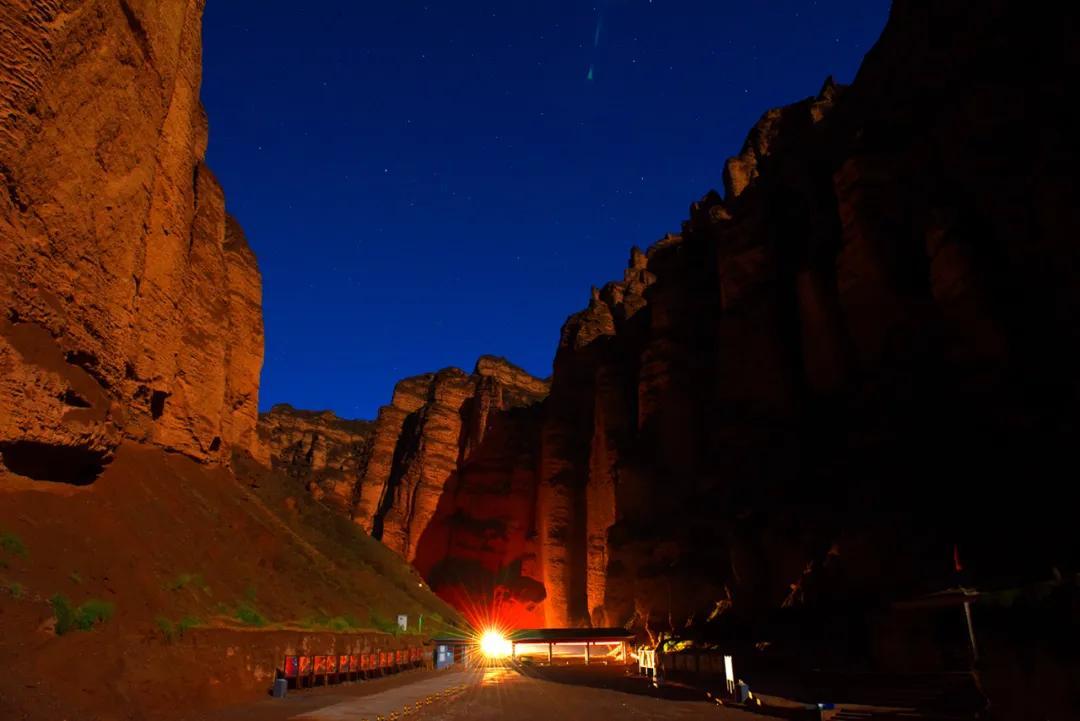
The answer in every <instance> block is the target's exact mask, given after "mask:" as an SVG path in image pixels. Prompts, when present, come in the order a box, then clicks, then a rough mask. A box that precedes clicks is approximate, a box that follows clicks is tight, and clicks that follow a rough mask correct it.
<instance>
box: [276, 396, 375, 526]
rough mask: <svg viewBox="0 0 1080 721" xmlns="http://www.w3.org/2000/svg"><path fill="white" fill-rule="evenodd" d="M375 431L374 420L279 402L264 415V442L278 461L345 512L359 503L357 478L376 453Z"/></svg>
mask: <svg viewBox="0 0 1080 721" xmlns="http://www.w3.org/2000/svg"><path fill="white" fill-rule="evenodd" d="M373 435H374V424H373V423H371V422H369V421H348V420H342V419H341V418H338V417H337V416H336V415H334V414H333V413H331V412H330V411H322V412H318V411H301V410H297V409H295V408H293V407H292V406H288V405H277V406H274V407H273V408H272V409H271V410H270V412H269V413H264V414H262V415H261V416H260V417H259V437H260V441H261V442H262V444H263V445H264V446H265V447H266V449H267V450H268V452H269V454H270V460H271V461H272V464H273V466H274V467H275V468H279V469H281V470H283V471H285V472H286V473H287V474H288V475H290V476H292V477H293V478H298V479H300V480H302V481H303V482H304V483H305V484H306V485H307V488H308V491H310V492H311V494H312V496H314V497H315V498H316V499H317V500H321V501H323V502H324V503H326V504H327V505H329V506H332V507H334V508H336V509H338V510H339V511H342V512H343V513H351V512H352V508H353V506H354V505H355V503H356V498H355V492H356V479H357V478H358V477H359V474H360V473H361V472H362V471H363V470H364V468H365V467H366V465H367V462H368V458H369V457H370V455H371V442H372V436H373Z"/></svg>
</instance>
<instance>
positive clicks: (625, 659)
mask: <svg viewBox="0 0 1080 721" xmlns="http://www.w3.org/2000/svg"><path fill="white" fill-rule="evenodd" d="M509 640H510V644H511V653H510V655H511V657H512V658H515V659H516V658H518V657H519V656H532V655H536V654H537V653H538V652H539V654H540V655H543V654H545V653H546V655H547V662H548V663H549V664H550V663H555V658H556V656H558V657H559V660H560V661H570V660H573V659H579V658H581V657H582V656H583V657H584V659H585V663H586V664H588V663H589V662H590V661H591V660H592V658H593V656H594V655H596V651H600V654H601V655H602V656H603V657H604V658H605V660H609V659H611V660H615V661H617V662H618V663H629V661H630V645H631V643H632V642H633V640H634V634H633V633H631V632H629V631H627V630H626V629H625V628H530V629H521V630H518V631H515V632H513V633H511V634H510V636H509Z"/></svg>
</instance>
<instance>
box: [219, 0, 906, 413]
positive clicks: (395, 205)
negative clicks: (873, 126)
mask: <svg viewBox="0 0 1080 721" xmlns="http://www.w3.org/2000/svg"><path fill="white" fill-rule="evenodd" d="M888 5H889V3H888V0H818V1H817V2H811V1H810V0H805V1H802V2H798V1H796V0H742V1H740V2H734V1H733V2H725V1H723V0H609V1H608V2H599V3H590V2H567V1H562V0H546V1H544V2H527V1H526V0H514V1H504V2H490V1H489V2H472V1H471V0H452V1H451V0H444V1H442V2H438V1H436V0H428V1H427V2H411V1H409V0H381V1H379V2H375V1H372V0H361V1H357V0H348V1H346V0H341V1H338V2H333V1H329V0H328V1H325V2H321V3H305V4H303V5H301V4H299V3H296V2H295V0H289V1H288V2H286V1H284V0H211V1H210V2H208V3H207V9H206V16H205V36H204V42H205V47H204V53H205V58H204V59H205V64H204V76H203V91H202V95H203V101H204V102H205V104H206V107H207V111H208V113H209V116H210V151H209V162H210V165H211V167H212V168H213V169H214V171H215V173H216V174H217V175H218V177H219V179H220V180H221V182H222V184H223V185H224V187H225V192H226V198H227V203H228V207H229V210H230V211H231V212H232V213H233V214H234V215H236V216H237V217H238V218H239V220H240V222H241V223H242V224H243V226H244V228H245V229H246V231H247V234H248V238H249V240H250V242H251V245H252V247H253V248H254V250H255V253H256V255H257V256H258V258H259V266H260V268H261V269H262V274H263V292H264V304H263V313H264V317H265V322H266V362H265V365H264V368H263V382H262V391H261V406H262V408H263V409H267V408H269V407H270V406H271V405H273V404H275V403H282V402H288V403H291V404H293V405H295V406H297V407H301V408H312V409H323V408H330V409H333V410H334V411H336V412H337V413H339V414H340V415H343V416H345V417H350V418H356V417H359V418H373V417H374V416H375V413H376V410H377V408H378V406H380V405H382V404H384V403H386V402H388V401H389V399H390V394H391V391H392V389H393V385H394V383H395V382H396V381H397V380H399V379H401V378H403V377H406V376H409V375H415V374H418V373H423V372H426V371H432V370H437V369H439V368H443V367H446V366H450V365H456V366H459V367H462V368H465V369H466V370H472V367H473V364H474V362H475V360H476V358H477V356H479V355H481V354H484V353H491V354H496V355H503V356H506V357H507V358H509V359H510V360H511V361H513V362H515V363H517V364H518V365H521V366H522V367H524V368H525V369H526V370H529V371H530V372H532V373H535V374H537V375H539V376H546V375H548V374H549V373H550V372H551V361H552V358H553V356H554V352H555V347H556V344H557V342H558V337H559V328H560V326H561V325H562V323H563V321H564V320H565V318H566V316H567V315H569V314H570V313H572V312H575V311H577V310H579V309H581V308H583V307H584V306H585V305H586V303H587V301H588V297H589V288H590V286H592V285H597V286H599V285H601V284H603V283H604V282H606V281H608V280H614V279H617V278H621V276H622V270H623V268H624V267H625V264H626V260H627V258H628V255H629V249H630V246H632V245H639V246H641V247H642V248H644V247H646V246H648V245H649V244H650V243H652V242H653V241H655V240H656V239H658V238H660V237H661V236H663V234H664V233H665V232H668V231H677V230H678V229H679V224H680V222H681V221H682V220H683V219H684V218H685V216H686V212H687V207H688V206H689V204H690V203H691V202H692V201H693V200H695V199H696V198H698V197H700V196H701V195H703V194H704V193H705V192H706V191H708V190H709V189H710V188H720V186H721V180H720V179H721V173H722V170H723V164H724V160H725V159H726V158H727V157H728V156H730V155H732V154H734V153H736V152H737V151H738V150H739V148H740V146H741V145H742V142H743V140H744V138H745V137H746V133H747V132H748V130H749V129H750V127H751V125H752V124H753V123H754V122H755V121H756V120H757V119H758V117H759V116H760V115H761V114H762V113H763V112H764V111H765V110H767V109H768V108H770V107H774V106H777V105H783V104H786V103H789V102H792V101H795V100H798V99H800V98H803V97H806V96H808V95H813V94H815V93H816V92H817V91H818V89H819V88H820V87H821V84H822V82H823V80H824V79H825V77H826V76H827V75H829V74H833V75H834V76H835V77H836V78H837V80H839V81H841V82H850V81H851V79H852V78H853V77H854V75H855V72H856V70H857V68H858V65H859V63H860V61H861V60H862V57H863V55H864V54H865V53H866V52H867V50H869V48H870V47H871V45H872V44H873V43H874V41H875V40H876V39H877V37H878V35H879V34H880V32H881V29H882V28H883V27H884V24H885V19H886V16H887V14H888Z"/></svg>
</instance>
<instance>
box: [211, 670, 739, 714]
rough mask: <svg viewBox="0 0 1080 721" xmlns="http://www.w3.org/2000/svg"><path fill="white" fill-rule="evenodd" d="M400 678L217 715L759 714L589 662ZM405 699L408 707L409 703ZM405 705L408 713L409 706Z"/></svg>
mask: <svg viewBox="0 0 1080 721" xmlns="http://www.w3.org/2000/svg"><path fill="white" fill-rule="evenodd" d="M414 673H415V674H416V676H415V677H414V680H408V681H407V680H406V677H407V676H411V675H412V674H403V675H402V676H398V677H395V679H394V683H392V684H386V685H385V686H383V685H381V684H380V682H369V684H370V685H369V684H356V685H354V686H350V687H343V688H339V689H333V688H331V689H324V690H321V691H322V692H320V691H315V692H300V693H297V692H291V693H290V694H289V696H288V697H287V698H285V699H265V700H263V701H260V702H258V703H256V704H251V705H249V706H245V707H239V708H233V709H229V710H227V711H226V712H225V713H224V714H223V715H221V716H214V717H213V719H215V721H216V720H217V719H219V718H220V719H221V721H249V720H250V721H256V720H258V721H364V720H365V719H366V720H367V721H377V720H378V719H379V717H382V718H383V719H384V720H386V721H389V719H390V718H391V714H392V713H393V714H395V717H394V718H395V719H396V721H504V720H509V721H616V720H618V721H624V720H626V719H630V720H640V721H645V720H646V719H650V720H651V719H657V720H658V721H697V719H710V720H711V721H761V717H760V716H758V715H755V714H750V713H747V712H745V711H740V710H737V709H733V708H727V707H720V706H717V705H716V704H714V703H711V702H708V701H707V700H706V699H704V698H702V697H701V696H700V695H698V694H696V693H691V692H686V693H683V694H681V695H680V693H679V692H678V691H673V692H668V694H667V697H666V698H660V697H658V696H657V695H656V692H655V691H652V690H650V689H649V687H648V685H647V683H646V682H645V681H644V680H642V679H631V678H627V677H626V676H625V673H624V672H623V670H622V669H621V668H613V667H602V666H601V667H590V668H586V667H584V666H579V667H571V668H562V669H555V668H552V669H548V668H545V667H532V668H530V667H528V666H525V667H518V668H489V669H484V670H468V671H466V670H449V671H440V672H414ZM406 705H407V706H408V708H407V709H406ZM406 711H407V712H406Z"/></svg>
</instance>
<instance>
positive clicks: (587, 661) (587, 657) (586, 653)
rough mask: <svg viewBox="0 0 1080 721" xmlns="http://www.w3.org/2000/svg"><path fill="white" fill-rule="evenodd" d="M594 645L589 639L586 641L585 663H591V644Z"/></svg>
mask: <svg viewBox="0 0 1080 721" xmlns="http://www.w3.org/2000/svg"><path fill="white" fill-rule="evenodd" d="M590 645H592V644H590V643H589V642H588V641H586V642H585V665H586V666H588V665H589V646H590Z"/></svg>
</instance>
